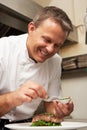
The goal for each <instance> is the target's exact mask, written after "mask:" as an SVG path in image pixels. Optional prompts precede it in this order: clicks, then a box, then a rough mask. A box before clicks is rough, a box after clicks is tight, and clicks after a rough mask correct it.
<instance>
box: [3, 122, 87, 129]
mask: <svg viewBox="0 0 87 130" xmlns="http://www.w3.org/2000/svg"><path fill="white" fill-rule="evenodd" d="M61 124H62V126H38V127H35V126H31V123H17V124H8V125H5V127H6V128H9V129H11V130H77V129H79V128H85V127H87V123H85V122H62V123H61Z"/></svg>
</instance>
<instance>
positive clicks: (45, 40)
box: [42, 36, 51, 43]
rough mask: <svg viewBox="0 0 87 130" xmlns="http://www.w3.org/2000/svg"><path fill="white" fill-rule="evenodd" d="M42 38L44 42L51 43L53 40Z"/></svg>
mask: <svg viewBox="0 0 87 130" xmlns="http://www.w3.org/2000/svg"><path fill="white" fill-rule="evenodd" d="M42 38H43V40H44V42H46V43H51V39H50V38H48V37H44V36H43V37H42Z"/></svg>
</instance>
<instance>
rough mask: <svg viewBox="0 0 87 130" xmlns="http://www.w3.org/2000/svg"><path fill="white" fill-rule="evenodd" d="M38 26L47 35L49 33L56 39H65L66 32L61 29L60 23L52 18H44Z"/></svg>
mask: <svg viewBox="0 0 87 130" xmlns="http://www.w3.org/2000/svg"><path fill="white" fill-rule="evenodd" d="M39 28H40V29H41V30H42V32H44V33H45V34H47V35H50V36H52V37H54V38H56V39H62V40H65V39H66V37H67V33H66V32H65V31H64V30H63V29H62V27H61V25H60V24H59V23H58V22H55V21H54V20H53V19H46V20H44V21H43V22H42V23H41V24H40V26H39Z"/></svg>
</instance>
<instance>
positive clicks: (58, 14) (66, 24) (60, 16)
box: [33, 6, 73, 35]
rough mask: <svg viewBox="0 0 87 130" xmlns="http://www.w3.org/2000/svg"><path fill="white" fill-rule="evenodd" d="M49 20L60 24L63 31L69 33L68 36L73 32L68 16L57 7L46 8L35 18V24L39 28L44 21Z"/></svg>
mask: <svg viewBox="0 0 87 130" xmlns="http://www.w3.org/2000/svg"><path fill="white" fill-rule="evenodd" d="M49 18H50V19H53V20H54V21H55V22H57V23H59V24H60V25H61V27H62V29H63V30H64V31H66V32H68V35H69V33H70V32H71V31H73V25H72V22H71V20H70V18H69V17H68V15H67V14H66V13H65V12H64V11H63V10H62V9H60V8H58V7H56V6H47V7H44V8H43V9H42V10H40V12H38V14H37V15H36V16H35V17H34V19H33V22H34V24H35V26H36V28H37V27H38V26H39V25H40V24H41V23H42V22H43V21H44V20H46V19H49Z"/></svg>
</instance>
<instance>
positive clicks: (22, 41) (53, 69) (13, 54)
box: [0, 34, 61, 120]
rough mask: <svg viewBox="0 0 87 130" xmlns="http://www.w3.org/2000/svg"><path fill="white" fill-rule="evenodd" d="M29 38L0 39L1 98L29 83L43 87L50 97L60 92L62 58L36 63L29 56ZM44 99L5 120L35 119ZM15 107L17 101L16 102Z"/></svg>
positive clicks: (20, 107) (57, 56) (10, 114)
mask: <svg viewBox="0 0 87 130" xmlns="http://www.w3.org/2000/svg"><path fill="white" fill-rule="evenodd" d="M26 40H27V34H23V35H19V36H9V37H4V38H1V39H0V94H4V93H6V92H11V91H15V90H16V89H17V88H18V87H20V86H21V85H22V84H23V83H24V82H26V81H27V80H32V81H35V82H37V83H39V84H41V85H42V86H43V87H44V88H45V89H46V90H47V92H48V95H56V96H59V95H60V92H61V85H60V78H61V57H60V56H59V55H58V54H56V55H54V56H53V57H51V58H49V59H48V60H46V61H45V62H44V63H35V62H34V61H33V60H32V59H31V58H29V56H28V52H27V48H26ZM40 102H41V99H40V98H38V99H35V100H33V101H32V102H31V103H24V104H23V105H20V106H17V107H15V108H14V109H13V110H12V111H10V112H8V113H7V114H5V115H4V116H3V117H2V118H6V119H11V120H20V119H26V118H30V117H32V115H33V114H34V112H35V110H36V109H37V107H38V106H39V104H40ZM13 103H14V101H13Z"/></svg>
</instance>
